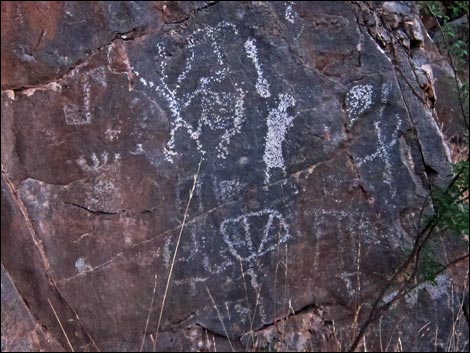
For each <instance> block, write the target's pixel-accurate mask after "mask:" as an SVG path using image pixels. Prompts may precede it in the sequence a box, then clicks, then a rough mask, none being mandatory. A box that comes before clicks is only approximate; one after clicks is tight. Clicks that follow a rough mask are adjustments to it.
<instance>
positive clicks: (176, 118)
mask: <svg viewBox="0 0 470 353" xmlns="http://www.w3.org/2000/svg"><path fill="white" fill-rule="evenodd" d="M371 6H372V5H366V4H350V3H345V2H344V3H343V2H305V3H298V2H272V3H268V2H252V3H238V2H220V3H217V2H207V3H206V2H181V3H177V2H168V3H167V2H161V3H160V2H157V3H153V2H106V3H104V2H96V3H93V2H90V3H88V2H59V3H56V2H39V3H33V2H4V3H2V129H1V130H2V264H3V266H4V268H5V270H6V272H7V273H8V275H9V276H10V277H11V279H12V284H13V286H14V287H11V288H10V287H8V288H9V289H8V288H7V289H6V291H9V292H11V293H13V292H15V293H16V291H17V292H18V293H19V295H20V298H21V300H22V301H23V302H24V303H27V305H28V308H29V312H30V313H31V316H30V317H29V319H28V320H33V321H37V322H38V323H40V325H41V327H44V329H45V330H47V332H49V333H50V334H52V335H53V337H54V339H55V340H57V341H59V342H60V344H61V345H62V347H63V349H69V348H70V345H71V346H72V347H74V349H75V350H98V349H99V350H102V351H108V350H110V351H119V350H129V351H137V350H139V349H140V347H141V344H143V349H144V350H152V348H153V347H152V346H153V344H152V341H153V340H154V339H155V330H156V326H157V321H158V317H159V314H160V308H161V306H162V302H163V301H164V299H163V298H164V292H165V286H166V283H167V278H168V275H169V272H170V268H173V272H172V277H171V280H170V286H169V290H168V295H167V296H166V302H165V307H164V310H163V316H162V323H161V328H160V333H159V338H158V341H157V347H156V348H157V350H190V349H197V350H217V349H218V350H224V349H231V348H233V349H236V350H242V349H246V348H249V347H252V346H256V347H258V348H267V347H268V348H269V347H275V346H276V344H277V342H281V341H283V342H282V344H283V345H281V346H277V347H278V348H281V349H292V350H293V349H315V350H332V349H334V350H339V349H347V347H348V346H349V345H350V344H351V339H352V338H353V337H354V335H355V332H357V327H358V324H360V323H362V322H363V320H365V318H366V316H367V313H368V311H369V310H370V306H371V303H372V302H373V301H374V300H375V298H376V295H377V293H378V292H379V291H380V290H381V289H382V288H383V287H384V286H385V284H386V282H387V278H389V277H390V276H391V275H392V274H393V272H394V270H395V269H396V267H397V266H398V265H399V264H400V263H401V261H402V260H403V259H404V258H405V256H406V253H407V251H409V249H410V247H411V245H412V243H413V238H414V236H415V234H416V232H417V230H416V222H417V220H418V217H419V213H420V208H421V205H422V203H423V201H424V198H425V197H426V195H427V194H428V191H429V188H430V186H432V185H445V182H446V180H447V178H448V175H449V171H450V168H449V157H448V152H447V149H446V146H445V144H444V142H443V139H442V134H441V132H440V130H439V128H438V125H437V124H436V121H435V117H434V116H433V114H434V111H433V109H432V107H433V102H434V100H435V97H434V96H433V80H432V70H431V67H430V64H429V61H428V56H427V51H426V50H424V49H423V45H424V44H423V42H425V41H427V40H428V39H427V38H426V34H425V32H424V31H423V27H422V24H421V22H420V20H419V17H418V16H417V14H416V10H415V9H414V7H413V6H414V5H409V4H407V3H401V2H399V3H398V2H386V3H384V4H382V5H381V6H380V7H377V8H374V7H371ZM377 6H379V5H377ZM198 168H199V169H198ZM190 196H191V197H190ZM189 201H190V202H189ZM188 202H189V204H188ZM183 221H184V226H183ZM180 235H181V238H180V237H179V236H180ZM179 238H180V241H178V240H179ZM177 245H178V246H177ZM176 249H178V252H177V253H176V256H175V257H174V253H175V250H176ZM449 254H453V252H452V251H450V252H449ZM173 260H174V261H173ZM2 276H3V272H2ZM155 276H157V280H156V281H155ZM453 278H454V277H452V276H450V275H447V274H444V275H442V276H441V277H439V281H438V286H437V287H430V286H429V287H427V286H421V287H419V288H418V289H417V291H416V292H415V293H414V295H413V296H412V297H410V298H408V299H407V300H406V301H403V302H400V303H398V304H397V306H396V307H395V308H394V310H393V311H391V312H390V313H389V314H387V315H386V316H385V317H384V318H383V321H381V322H380V325H379V323H377V324H376V325H374V326H373V327H371V329H370V331H369V333H368V334H367V336H366V339H365V340H364V344H366V345H367V349H380V348H381V346H380V344H382V340H383V341H385V340H386V341H387V342H386V343H384V344H387V343H388V344H389V346H390V347H393V346H394V345H396V344H398V342H400V344H402V346H403V349H406V350H418V349H425V350H431V349H434V348H435V347H444V345H446V344H447V343H448V339H449V332H450V328H451V325H452V323H453V322H454V319H455V317H454V314H453V313H454V311H455V310H457V308H458V300H457V299H458V297H457V293H458V289H459V285H461V283H454V282H453ZM454 287H455V288H454ZM3 290H4V289H3V277H2V314H3V305H4V304H3ZM18 300H19V299H18ZM151 303H153V305H151ZM51 306H52V307H53V308H54V309H55V311H56V312H57V316H58V317H56V316H55V315H54V312H53V311H52V309H51ZM21 310H23V309H21ZM9 315H10V314H7V315H6V316H7V317H8V316H9ZM11 315H13V314H11ZM283 317H284V318H285V317H289V319H288V320H287V321H285V323H284V324H280V322H279V320H280V319H282V318H283ZM147 320H148V322H147ZM5 322H6V324H5V325H7V326H8V325H9V324H8V321H5ZM275 322H276V324H273V323H275ZM282 322H284V321H282ZM299 322H301V323H302V324H299ZM147 323H148V325H147V326H148V330H146V324H147ZM283 325H284V326H283ZM424 325H427V326H426V330H424V331H423V330H422V331H420V329H421V328H422V327H423V326H424ZM61 326H62V327H61ZM12 327H13V330H15V328H14V326H12ZM62 328H63V329H62ZM462 330H463V331H462V332H463V333H462V334H463V336H462V337H463V338H461V341H460V342H463V343H461V344H463V347H465V345H466V344H467V342H468V327H467V331H465V330H464V328H462ZM3 332H4V330H3V315H2V345H3V344H4V343H3V342H5V346H6V347H5V349H6V350H9V349H14V346H11V345H10V342H12V341H11V339H10V338H8V339H5V341H3V340H4V338H3ZM64 332H65V334H64ZM144 332H146V334H145V335H144ZM423 332H424V333H423ZM382 335H383V336H382ZM66 336H67V337H66ZM10 337H15V336H14V335H13V336H11V335H10ZM398 339H399V340H398ZM67 340H70V345H69V343H68V342H67ZM13 341H14V340H13ZM42 347H43V348H44V349H48V348H47V346H45V344H43V345H42ZM382 348H383V347H382Z"/></svg>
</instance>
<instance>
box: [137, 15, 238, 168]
mask: <svg viewBox="0 0 470 353" xmlns="http://www.w3.org/2000/svg"><path fill="white" fill-rule="evenodd" d="M223 29H228V31H229V32H231V33H233V34H234V35H238V30H237V28H236V27H235V26H234V25H233V24H231V23H228V22H225V21H223V22H220V23H219V24H218V25H217V26H205V27H203V28H201V29H198V30H196V31H194V32H193V33H192V34H191V35H189V36H188V44H187V50H188V51H189V53H188V55H187V59H186V63H185V65H184V69H183V70H182V71H181V73H180V74H179V75H178V77H177V78H176V80H175V81H174V82H169V78H168V75H167V66H168V64H169V61H168V60H169V59H168V58H167V57H166V56H165V48H164V46H163V45H162V44H161V43H159V44H157V49H158V53H159V58H160V70H159V71H160V75H161V76H160V78H159V82H158V83H156V84H154V82H153V81H150V80H148V79H146V78H144V77H142V75H140V73H139V72H138V71H135V70H134V74H135V75H136V76H138V77H139V81H140V82H141V83H142V85H144V86H145V87H149V88H153V89H155V91H156V92H158V93H159V94H160V95H161V96H162V97H163V98H164V99H165V100H166V102H167V104H168V107H169V108H170V112H171V115H172V118H173V120H172V121H171V122H170V128H171V130H170V139H169V141H168V142H167V145H166V148H165V150H164V154H165V159H166V160H167V161H168V162H171V163H172V162H173V161H174V157H175V156H176V155H177V153H176V151H175V147H176V146H175V144H176V135H177V132H178V131H179V130H180V129H181V130H183V131H184V132H185V133H186V134H187V136H189V137H190V138H191V139H192V140H193V141H195V143H196V147H197V150H198V152H199V153H200V154H201V155H202V156H204V155H206V153H207V151H208V146H206V145H205V143H204V142H203V141H202V139H201V137H202V132H203V130H207V129H209V130H211V131H214V132H218V133H219V136H218V138H217V141H218V142H217V145H216V147H215V150H216V152H217V155H216V157H217V158H220V159H225V158H226V157H227V155H228V145H229V144H230V141H231V139H232V138H233V137H234V136H235V135H237V134H239V133H240V131H241V126H242V124H243V122H244V121H245V117H244V111H245V107H244V99H245V91H244V90H243V89H242V88H241V87H239V85H238V84H237V83H236V82H233V83H231V87H230V88H231V90H228V91H227V90H218V89H216V88H215V87H214V85H216V84H219V83H221V82H222V81H223V80H224V79H226V78H228V77H229V75H230V73H231V70H230V68H229V67H228V64H227V63H226V62H225V59H224V55H223V53H222V50H221V47H220V43H223V42H224V41H223V40H222V38H221V35H222V34H221V33H223ZM207 44H209V45H210V46H211V47H212V53H211V55H213V57H214V62H210V63H209V61H208V60H207V59H206V60H204V62H208V63H209V64H208V65H210V66H207V67H206V69H207V68H209V69H210V71H211V74H210V75H208V76H204V77H200V78H199V80H198V83H199V84H198V87H197V88H196V89H195V90H193V91H191V92H187V93H183V92H182V87H183V86H184V83H185V81H186V80H187V79H188V75H189V73H190V72H191V70H193V64H194V61H195V57H196V55H197V54H198V55H204V56H207V51H206V52H205V53H202V54H201V52H204V47H203V46H204V45H207ZM232 81H235V80H230V82H232ZM172 87H174V88H172ZM195 108H196V109H195ZM198 108H200V111H201V114H200V116H199V118H198V119H197V122H196V123H194V122H191V121H189V120H188V118H187V117H186V115H189V116H194V111H198ZM207 143H213V141H209V142H207Z"/></svg>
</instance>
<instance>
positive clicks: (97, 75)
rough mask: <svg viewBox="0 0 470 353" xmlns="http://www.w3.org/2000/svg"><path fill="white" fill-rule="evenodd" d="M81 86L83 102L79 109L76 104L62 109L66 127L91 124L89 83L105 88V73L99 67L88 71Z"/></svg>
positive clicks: (67, 105)
mask: <svg viewBox="0 0 470 353" xmlns="http://www.w3.org/2000/svg"><path fill="white" fill-rule="evenodd" d="M84 81H85V82H84V83H83V86H82V95H83V102H82V107H83V108H80V106H79V105H77V104H66V105H64V107H63V111H64V116H65V122H66V124H67V125H88V124H91V121H92V118H93V116H92V114H91V82H93V81H94V82H95V83H97V84H98V85H100V86H102V87H107V82H106V71H105V69H104V68H103V67H99V68H96V69H93V70H90V71H88V72H87V73H86V74H85V75H84Z"/></svg>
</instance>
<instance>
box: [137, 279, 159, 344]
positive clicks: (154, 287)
mask: <svg viewBox="0 0 470 353" xmlns="http://www.w3.org/2000/svg"><path fill="white" fill-rule="evenodd" d="M157 279H158V275H157V274H156V275H155V284H154V285H153V293H152V301H151V302H150V308H149V313H148V315H147V322H146V323H145V331H144V337H142V344H141V345H140V351H141V352H142V350H143V349H144V343H145V336H147V330H148V327H149V321H150V314H151V313H152V308H153V301H154V299H155V291H156V289H157Z"/></svg>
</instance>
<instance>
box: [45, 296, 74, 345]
mask: <svg viewBox="0 0 470 353" xmlns="http://www.w3.org/2000/svg"><path fill="white" fill-rule="evenodd" d="M47 302H48V303H49V305H50V306H51V309H52V312H53V313H54V316H55V318H56V320H57V322H58V323H59V326H60V329H61V330H62V332H63V334H64V336H65V339H66V340H67V344H68V345H69V347H70V350H71V351H72V352H75V350H74V349H73V346H72V343H70V340H69V337H68V336H67V333H66V332H65V330H64V326H62V323H61V322H60V319H59V316H57V313H56V311H55V309H54V307H53V306H52V303H51V301H50V300H49V298H47Z"/></svg>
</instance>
